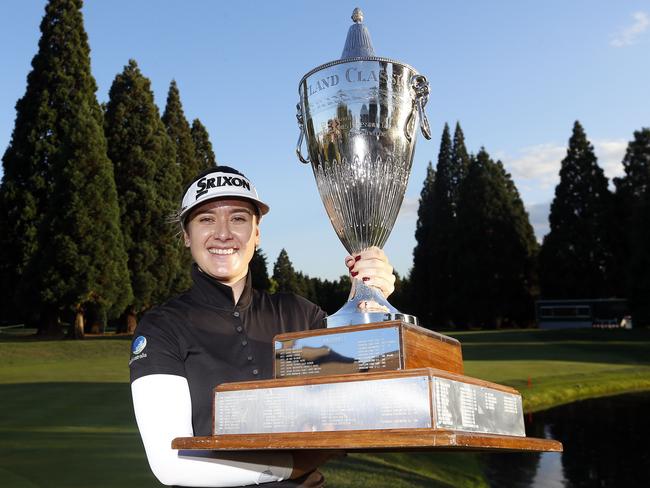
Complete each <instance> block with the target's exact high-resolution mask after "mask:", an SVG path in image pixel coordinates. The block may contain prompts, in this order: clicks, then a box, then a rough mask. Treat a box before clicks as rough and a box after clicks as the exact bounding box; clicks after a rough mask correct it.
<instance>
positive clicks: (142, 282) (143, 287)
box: [105, 60, 184, 332]
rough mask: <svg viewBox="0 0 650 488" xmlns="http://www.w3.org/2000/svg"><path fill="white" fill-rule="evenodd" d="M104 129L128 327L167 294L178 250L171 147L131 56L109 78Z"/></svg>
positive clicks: (177, 182) (176, 172)
mask: <svg viewBox="0 0 650 488" xmlns="http://www.w3.org/2000/svg"><path fill="white" fill-rule="evenodd" d="M105 132H106V139H107V141H108V156H109V157H110V159H111V161H112V162H113V165H114V169H115V182H116V187H117V192H118V195H119V202H120V221H121V228H122V232H123V235H124V243H125V248H126V252H127V254H128V268H129V276H130V280H129V281H130V284H131V287H132V289H133V301H132V302H131V303H130V304H129V307H128V311H127V314H126V322H125V323H123V324H122V326H124V327H125V331H128V332H133V330H134V329H135V325H136V316H137V314H138V313H140V312H142V311H143V310H146V309H147V308H149V307H150V306H151V305H152V304H154V303H156V302H159V301H162V300H165V299H167V298H168V297H169V296H170V295H171V293H172V291H173V290H172V288H173V286H174V281H175V279H176V277H177V276H178V274H179V273H180V272H181V270H180V253H181V252H183V249H182V248H181V247H180V245H179V242H178V238H177V237H176V236H175V233H176V232H177V230H176V229H175V228H173V227H172V226H171V225H170V216H171V215H172V214H173V213H174V211H175V210H176V208H177V206H178V203H177V199H178V195H179V194H180V192H181V182H180V172H179V170H178V167H177V165H176V158H175V148H174V145H173V143H172V141H171V139H170V138H169V136H168V135H167V132H166V130H165V127H164V125H163V123H162V121H161V120H160V114H159V112H158V108H157V107H156V105H155V104H154V99H153V93H152V91H151V83H150V81H149V80H148V79H147V78H146V77H144V76H143V75H142V73H141V72H140V69H139V68H138V65H137V63H136V62H135V61H134V60H130V61H129V63H128V64H127V65H126V66H125V67H124V70H123V71H122V73H120V74H118V75H117V76H116V77H115V80H114V81H113V84H112V86H111V89H110V92H109V101H108V104H107V105H106V115H105ZM183 271H184V270H183Z"/></svg>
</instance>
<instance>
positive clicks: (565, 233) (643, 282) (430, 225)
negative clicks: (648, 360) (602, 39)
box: [405, 121, 650, 328]
mask: <svg viewBox="0 0 650 488" xmlns="http://www.w3.org/2000/svg"><path fill="white" fill-rule="evenodd" d="M622 164H623V169H624V175H623V176H622V177H620V178H614V181H613V190H610V186H609V184H608V180H607V178H606V177H605V175H604V172H603V170H602V168H601V167H600V166H599V165H598V160H597V158H596V155H595V153H594V148H593V146H592V144H591V143H590V142H589V140H588V138H587V136H586V134H585V131H584V129H583V127H582V125H581V124H580V122H578V121H576V122H575V124H574V126H573V132H572V134H571V137H570V139H569V142H568V148H567V153H566V156H565V158H564V159H563V160H562V162H561V164H560V171H559V176H560V181H559V183H558V185H557V186H556V188H555V196H554V199H553V201H552V203H551V209H550V215H549V223H550V232H549V233H548V234H547V235H546V236H544V238H543V241H542V243H541V245H539V244H538V243H537V242H536V240H535V236H534V233H533V229H532V226H531V224H530V221H529V216H528V214H527V212H526V210H525V208H524V205H523V203H522V200H521V198H520V195H519V192H518V191H517V188H516V186H515V184H514V182H513V180H512V177H511V175H510V174H508V172H507V171H506V170H505V168H504V166H503V164H502V163H501V161H494V160H493V159H492V158H491V157H490V156H489V154H488V153H487V151H486V150H485V149H484V148H481V149H480V151H479V152H478V154H476V155H471V154H468V152H467V150H466V148H465V143H464V135H463V132H462V129H461V127H460V125H459V124H457V125H456V128H455V132H454V137H453V140H452V139H451V136H450V131H449V127H448V126H447V125H445V128H444V130H443V134H442V138H441V143H440V151H439V153H438V162H437V165H436V167H435V169H434V168H433V165H432V164H431V163H430V164H429V167H428V168H427V176H426V178H425V181H424V185H423V188H422V192H421V194H420V204H419V209H418V222H417V227H416V241H417V245H416V247H415V249H414V251H413V268H412V270H411V272H410V276H409V279H408V280H407V281H406V283H405V286H406V287H407V288H408V289H409V291H408V292H406V293H405V295H406V296H407V297H409V298H410V299H411V300H412V302H411V303H410V306H411V307H412V308H413V310H414V311H416V313H417V314H418V315H419V316H420V318H421V319H422V320H423V322H425V323H427V324H430V325H431V326H432V327H434V328H443V327H460V328H466V327H499V326H507V325H518V326H524V325H528V324H532V322H533V320H534V306H533V302H534V300H535V299H538V298H545V299H569V300H571V299H573V300H575V299H598V298H614V297H618V298H626V299H627V300H628V302H629V307H630V310H631V312H632V317H633V319H634V321H635V323H636V324H637V325H643V326H647V325H650V300H648V298H649V297H650V253H649V252H648V249H650V187H649V184H648V183H649V182H650V129H649V128H642V129H640V130H638V131H636V132H634V136H633V139H632V140H631V141H630V142H629V144H628V146H627V150H626V153H625V156H624V158H623V161H622Z"/></svg>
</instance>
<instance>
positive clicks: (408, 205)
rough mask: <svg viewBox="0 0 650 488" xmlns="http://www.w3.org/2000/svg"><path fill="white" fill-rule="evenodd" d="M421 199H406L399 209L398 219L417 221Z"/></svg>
mask: <svg viewBox="0 0 650 488" xmlns="http://www.w3.org/2000/svg"><path fill="white" fill-rule="evenodd" d="M419 206H420V199H419V198H418V197H404V201H403V202H402V207H401V208H400V209H399V215H398V218H400V219H404V220H415V219H417V216H418V207H419Z"/></svg>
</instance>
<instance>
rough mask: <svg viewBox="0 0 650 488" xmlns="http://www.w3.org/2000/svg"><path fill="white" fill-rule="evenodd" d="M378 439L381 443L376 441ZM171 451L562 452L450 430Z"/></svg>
mask: <svg viewBox="0 0 650 488" xmlns="http://www.w3.org/2000/svg"><path fill="white" fill-rule="evenodd" d="M377 437H381V442H379V443H378V442H377ZM172 448H173V449H209V450H214V451H263V450H268V449H272V450H287V449H289V450H293V449H301V450H310V449H316V450H323V449H334V450H345V451H349V452H353V451H354V452H394V451H461V452H462V451H499V452H526V451H529V452H538V451H545V452H562V443H560V442H558V441H554V440H550V439H538V438H535V437H513V436H507V435H498V434H472V433H469V432H457V431H452V430H446V431H445V430H438V431H432V430H431V429H390V430H383V431H381V432H378V431H376V430H358V431H354V432H349V433H346V434H345V435H344V436H342V435H341V433H340V432H319V433H318V434H313V433H310V432H308V433H285V434H255V435H222V436H205V437H177V438H176V439H174V441H173V442H172Z"/></svg>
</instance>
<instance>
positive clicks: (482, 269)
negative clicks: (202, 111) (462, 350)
mask: <svg viewBox="0 0 650 488" xmlns="http://www.w3.org/2000/svg"><path fill="white" fill-rule="evenodd" d="M81 3H82V2H81V0H51V1H50V2H49V3H48V5H47V7H46V13H45V16H44V18H43V20H42V22H41V26H40V29H41V34H42V35H41V39H40V41H39V48H38V52H37V54H36V55H35V56H34V58H33V60H32V70H31V71H30V73H29V75H28V77H27V87H26V92H25V94H24V96H23V97H22V98H21V99H19V100H18V102H17V104H16V122H15V126H14V131H13V133H12V137H11V141H10V144H9V146H8V148H7V150H6V151H5V153H4V156H3V158H2V163H3V168H4V175H3V180H2V184H1V186H0V286H1V290H0V311H1V312H0V313H1V314H2V317H0V318H1V319H2V320H12V321H24V322H26V323H28V324H34V325H35V326H38V328H39V329H40V331H41V332H50V333H51V332H56V331H57V330H59V326H60V323H61V321H65V322H70V323H73V324H74V327H72V329H71V330H72V331H73V335H75V336H82V335H83V333H84V331H86V330H93V331H98V330H101V329H102V328H103V327H104V325H105V324H106V322H107V320H109V319H115V320H116V323H117V324H118V329H119V330H123V331H128V330H132V329H133V328H134V326H135V324H136V320H137V317H138V315H139V314H141V313H142V312H143V311H144V310H146V309H148V308H149V307H151V306H152V305H153V304H156V303H160V302H161V301H163V300H165V299H167V298H168V297H170V296H172V295H173V294H175V293H178V292H180V291H182V290H184V289H186V288H187V287H188V286H189V283H190V280H189V273H188V270H189V262H190V259H191V257H190V255H189V253H187V252H185V250H184V249H183V248H182V246H181V245H180V241H179V239H178V232H179V227H178V224H175V223H173V222H171V220H173V219H172V216H173V215H174V213H175V211H176V210H177V208H178V199H179V195H180V194H181V193H182V189H183V188H184V186H185V185H186V184H187V183H189V181H190V180H191V178H192V176H193V175H195V174H196V173H197V172H198V171H200V170H201V169H203V168H206V167H212V166H215V165H216V158H215V155H214V151H213V149H212V145H211V143H210V139H209V135H208V133H207V131H206V129H205V127H204V126H203V125H202V124H201V122H200V121H199V120H198V119H196V120H194V122H193V123H192V125H191V126H190V124H189V123H188V121H187V120H186V118H185V115H184V112H183V107H182V104H181V99H180V93H179V89H178V86H177V84H176V83H175V82H174V81H172V82H171V84H170V87H169V92H168V96H167V100H166V105H165V109H164V111H163V113H162V115H161V114H160V113H159V110H158V108H157V106H156V105H155V103H154V98H153V93H152V90H151V83H150V81H149V79H147V78H146V77H145V76H144V75H143V74H142V73H141V71H140V69H139V68H138V65H137V63H136V62H135V61H134V60H130V61H129V62H128V64H127V65H126V66H125V67H124V69H123V71H122V72H121V73H119V74H117V75H116V77H115V79H114V80H113V83H112V86H111V88H110V91H109V98H108V102H107V103H106V104H104V105H100V104H99V103H98V101H97V98H96V90H97V87H96V84H95V80H94V78H93V76H92V74H91V71H90V49H89V46H88V40H87V36H86V33H85V31H84V28H83V18H82V15H81V11H80V9H81ZM623 167H624V176H622V177H621V178H615V179H614V182H613V183H614V185H613V188H614V191H612V190H610V187H609V185H608V181H607V178H606V177H605V176H604V173H603V171H602V169H601V168H600V167H599V165H598V161H597V158H596V156H595V153H594V150H593V147H592V145H591V144H590V142H589V141H588V139H587V136H586V134H585V132H584V130H583V128H582V126H581V125H580V123H579V122H576V123H575V125H574V128H573V133H572V135H571V137H570V139H569V144H568V149H567V155H566V157H565V158H564V159H563V160H562V162H561V166H560V182H559V184H558V185H557V187H556V189H555V198H554V200H553V202H552V205H551V213H550V218H549V220H550V233H549V234H548V235H547V236H545V237H544V239H543V242H542V244H541V245H539V244H538V243H537V241H536V239H535V235H534V232H533V229H532V226H531V224H530V221H529V217H528V214H527V212H526V210H525V208H524V205H523V202H522V200H521V197H520V195H519V192H518V190H517V188H516V185H515V184H514V181H513V179H512V177H511V175H510V174H508V172H507V171H506V170H505V168H504V165H503V164H502V163H501V161H498V160H497V161H495V160H493V159H492V158H491V156H490V155H489V154H488V152H487V151H486V149H485V148H481V149H480V150H479V151H478V153H476V154H472V153H470V152H469V151H468V150H467V148H466V145H465V138H464V134H463V131H462V129H461V127H460V124H458V123H457V124H456V126H455V130H454V133H453V137H452V134H451V130H450V128H449V126H448V125H445V127H444V129H443V132H442V137H441V142H440V148H439V152H438V160H437V164H436V165H435V167H434V165H433V164H432V163H429V165H428V168H427V172H426V177H425V180H424V183H423V187H422V191H421V194H420V202H419V208H418V221H417V226H416V230H415V237H416V242H417V244H416V247H415V249H414V251H413V267H412V269H411V270H410V272H409V273H408V274H407V275H406V276H404V277H399V276H398V277H397V281H396V291H395V293H394V294H393V296H392V297H391V299H390V300H391V303H393V304H394V305H395V306H397V307H398V308H400V309H401V310H403V311H405V312H408V313H413V314H415V315H417V316H418V317H419V318H420V321H421V323H422V324H423V325H425V326H428V327H431V328H434V329H440V328H466V327H501V326H515V325H516V326H525V325H530V324H531V323H532V321H533V319H534V307H533V302H534V300H535V299H537V298H539V297H543V298H559V299H562V298H567V299H576V298H606V297H624V298H628V300H629V303H630V307H631V309H632V312H633V317H634V320H635V323H636V324H637V325H647V324H650V300H648V299H647V297H648V296H650V257H649V254H648V252H647V249H649V248H650V189H649V183H650V129H648V128H643V129H641V130H639V131H637V132H635V133H634V138H633V140H632V141H631V142H630V143H629V145H628V148H627V152H626V154H625V157H624V159H623ZM267 265H268V263H267V258H266V256H265V255H264V253H263V251H261V250H258V251H257V252H256V254H255V256H254V259H253V261H252V262H251V267H250V269H251V273H252V276H253V283H254V286H256V287H257V288H260V289H265V290H269V291H271V292H284V291H291V292H296V293H299V294H301V295H303V296H305V297H306V298H308V299H310V300H312V301H314V302H315V303H318V304H319V305H320V306H321V307H322V308H323V309H324V310H326V311H327V312H328V313H333V312H335V311H336V310H337V309H338V308H339V307H340V306H341V305H342V304H343V303H344V301H345V300H346V299H347V295H348V292H349V288H350V279H349V277H348V276H342V277H340V278H339V279H338V280H334V281H329V280H322V279H319V278H314V277H309V276H308V275H305V274H303V273H302V272H299V271H296V270H295V269H294V268H293V265H292V263H291V261H290V259H289V256H288V254H287V252H286V250H284V249H283V250H282V251H281V252H280V254H279V256H278V257H277V260H276V261H275V263H274V266H273V274H272V275H271V276H269V275H268V271H267V268H268V266H267Z"/></svg>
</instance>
